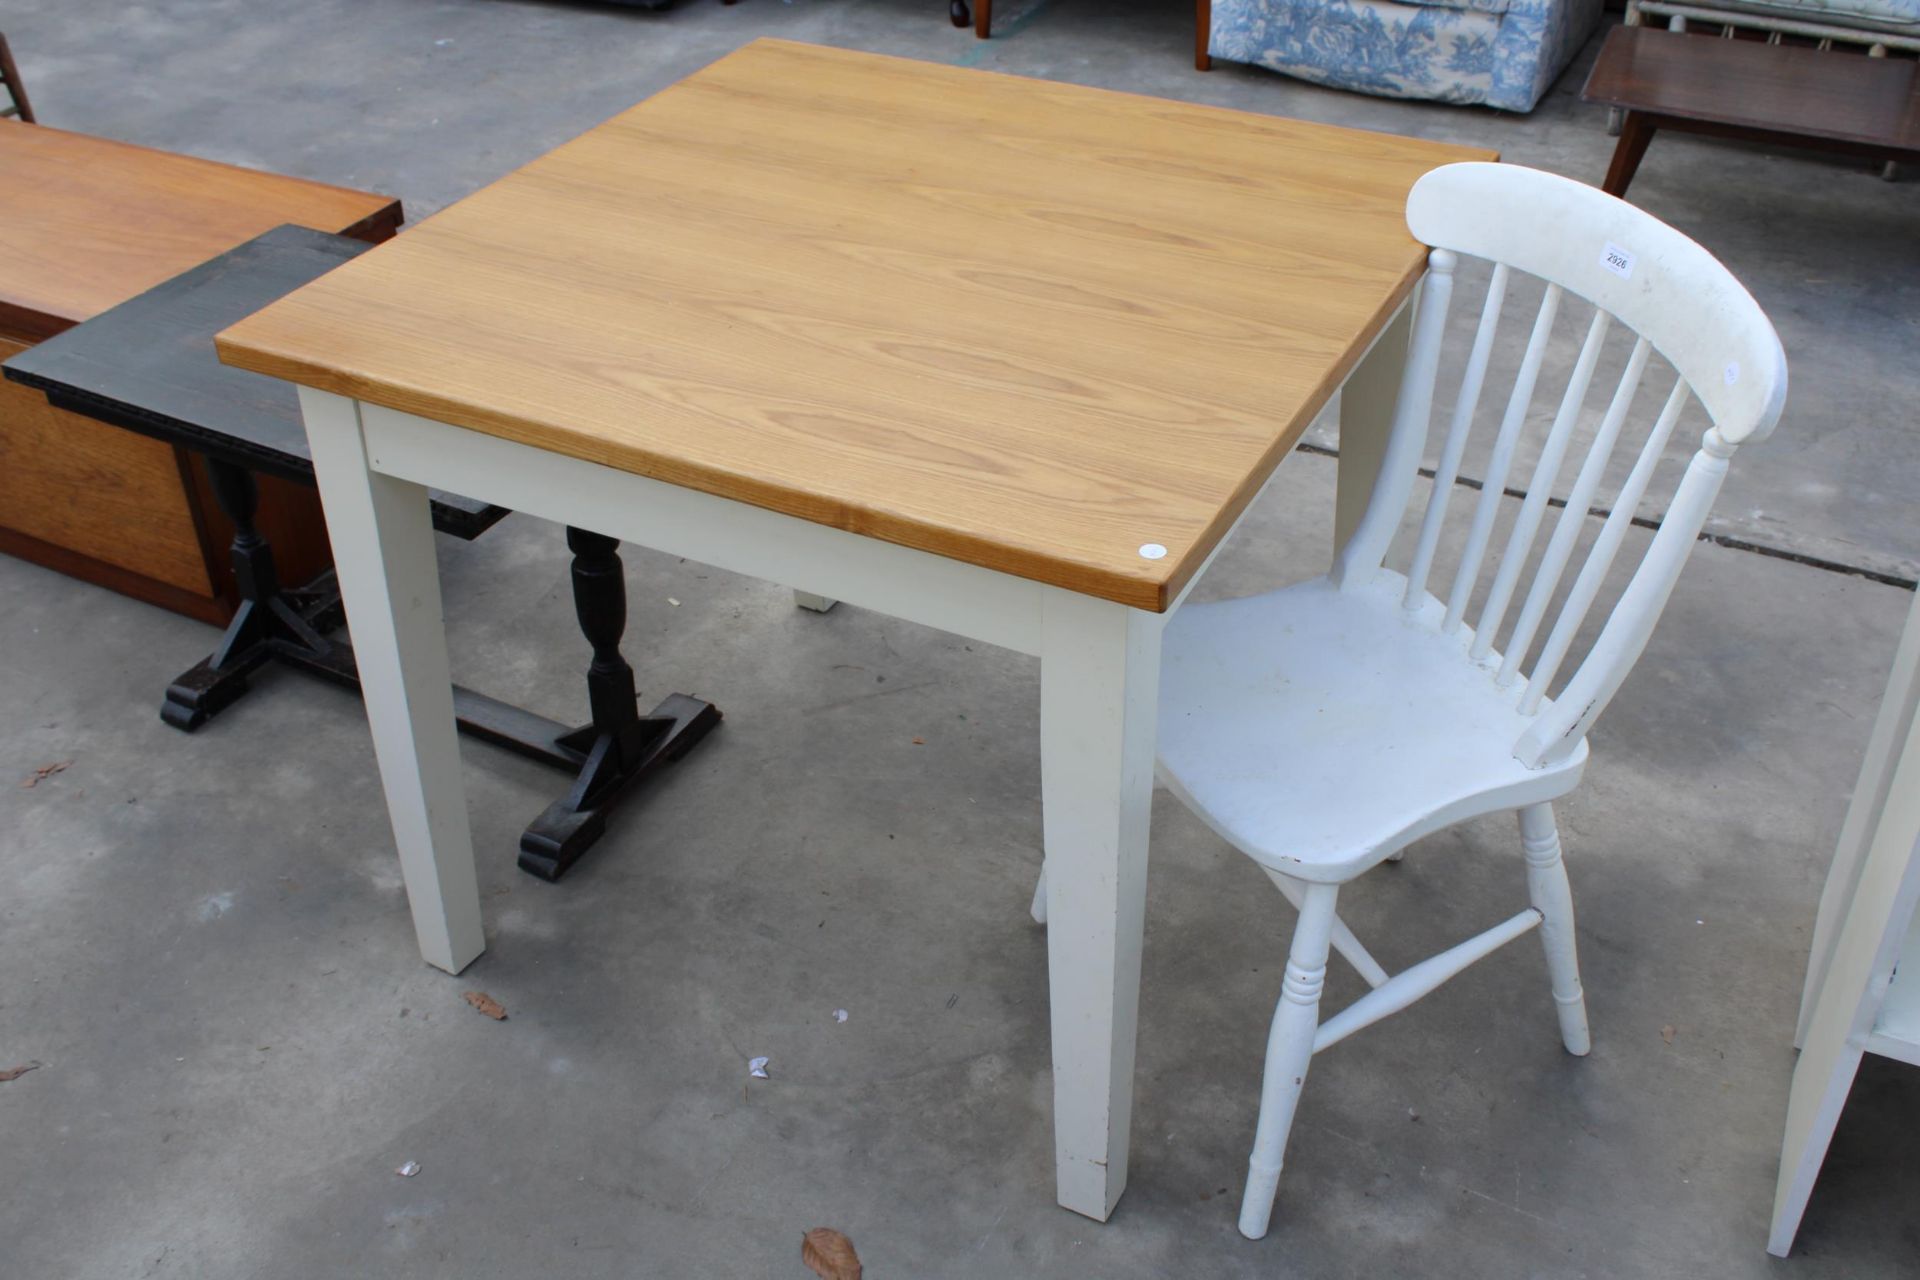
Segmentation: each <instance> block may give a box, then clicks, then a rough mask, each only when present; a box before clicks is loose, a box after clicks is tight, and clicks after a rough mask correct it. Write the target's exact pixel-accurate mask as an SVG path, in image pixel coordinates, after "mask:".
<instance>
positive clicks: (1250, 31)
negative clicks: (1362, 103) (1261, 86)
mask: <svg viewBox="0 0 1920 1280" xmlns="http://www.w3.org/2000/svg"><path fill="white" fill-rule="evenodd" d="M1599 21H1600V0H1408V2H1405V3H1403V2H1401V0H1213V30H1212V32H1211V33H1210V35H1209V38H1208V48H1209V52H1211V53H1212V55H1213V56H1214V57H1216V58H1220V59H1223V60H1225V61H1227V62H1245V63H1251V64H1252V65H1254V66H1258V67H1265V68H1267V69H1268V70H1270V71H1280V72H1284V73H1285V74H1287V75H1290V76H1298V77H1299V78H1300V79H1302V80H1312V81H1315V82H1317V83H1319V84H1327V85H1333V86H1334V87H1335V88H1340V89H1357V90H1359V91H1360V92H1361V93H1374V94H1380V95H1382V96H1384V97H1389V98H1431V99H1433V100H1435V101H1438V102H1461V103H1481V104H1484V105H1486V106H1489V107H1501V108H1504V109H1505V110H1508V111H1531V110H1533V108H1534V104H1536V103H1538V102H1539V101H1540V98H1541V96H1542V95H1544V94H1545V93H1546V91H1547V88H1548V86H1550V85H1551V84H1552V83H1553V81H1554V77H1556V76H1558V75H1559V74H1560V72H1561V71H1562V70H1564V69H1565V68H1566V65H1567V63H1568V62H1569V61H1571V60H1572V58H1573V55H1574V54H1575V53H1577V52H1579V50H1580V46H1581V45H1583V44H1585V43H1586V41H1587V37H1588V36H1590V35H1592V34H1593V30H1594V27H1595V26H1596V25H1598V23H1599Z"/></svg>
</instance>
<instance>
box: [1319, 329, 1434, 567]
mask: <svg viewBox="0 0 1920 1280" xmlns="http://www.w3.org/2000/svg"><path fill="white" fill-rule="evenodd" d="M1417 301H1418V299H1417V297H1409V298H1408V299H1407V304H1406V305H1405V306H1403V307H1401V308H1400V314H1399V315H1397V316H1395V317H1394V318H1393V319H1392V320H1391V321H1389V322H1388V323H1387V327H1386V328H1385V329H1383V330H1381V333H1380V337H1379V339H1378V340H1377V341H1376V342H1375V343H1374V344H1373V349H1372V350H1371V351H1369V352H1368V353H1367V354H1366V355H1365V356H1364V357H1362V358H1361V361H1360V363H1359V364H1358V365H1357V366H1355V368H1354V370H1353V372H1352V374H1350V375H1348V377H1347V383H1346V386H1345V387H1343V388H1341V391H1340V473H1339V476H1338V478H1337V479H1336V481H1335V492H1334V505H1333V549H1334V551H1335V552H1336V553H1337V552H1338V551H1339V550H1340V548H1341V547H1344V546H1345V545H1347V539H1348V538H1350V537H1352V536H1353V531H1354V530H1355V529H1356V528H1358V527H1359V525H1360V517H1361V515H1362V514H1363V513H1364V512H1365V511H1366V509H1367V499H1368V498H1370V497H1372V496H1373V482H1374V479H1375V477H1377V476H1378V475H1379V474H1380V460H1381V459H1382V458H1383V457H1385V456H1386V452H1387V436H1388V435H1389V434H1390V432H1391V429H1392V427H1393V402H1394V400H1395V399H1397V398H1398V397H1399V395H1400V374H1401V371H1402V370H1403V369H1404V368H1405V367H1406V363H1407V339H1408V337H1409V336H1410V335H1411V334H1412V332H1413V312H1414V307H1415V305H1416V303H1417Z"/></svg>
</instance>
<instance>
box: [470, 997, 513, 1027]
mask: <svg viewBox="0 0 1920 1280" xmlns="http://www.w3.org/2000/svg"><path fill="white" fill-rule="evenodd" d="M465 999H466V1002H467V1003H468V1004H470V1005H472V1006H473V1007H474V1008H475V1009H478V1010H479V1011H480V1012H481V1013H484V1014H486V1015H487V1016H488V1017H489V1018H492V1019H493V1020H494V1021H495V1022H505V1021H506V1020H507V1006H505V1005H503V1004H501V1003H500V1002H499V1001H498V1000H495V999H494V998H493V997H492V996H490V995H488V994H487V993H486V992H484V991H469V992H467V994H466V997H465Z"/></svg>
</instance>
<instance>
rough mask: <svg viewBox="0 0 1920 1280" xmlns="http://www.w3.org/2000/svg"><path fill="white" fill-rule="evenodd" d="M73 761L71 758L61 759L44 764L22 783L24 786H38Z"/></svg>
mask: <svg viewBox="0 0 1920 1280" xmlns="http://www.w3.org/2000/svg"><path fill="white" fill-rule="evenodd" d="M72 763H73V761H71V760H60V761H56V762H55V763H53V764H43V765H41V766H40V767H39V768H38V769H35V770H34V771H33V773H32V775H31V776H29V777H28V778H27V780H26V781H25V782H23V783H21V784H20V785H21V786H22V787H37V786H39V785H40V784H41V783H43V782H45V781H46V780H47V779H48V778H51V777H52V776H53V775H54V774H56V773H59V772H60V771H61V770H62V769H65V768H66V767H67V766H68V765H70V764H72Z"/></svg>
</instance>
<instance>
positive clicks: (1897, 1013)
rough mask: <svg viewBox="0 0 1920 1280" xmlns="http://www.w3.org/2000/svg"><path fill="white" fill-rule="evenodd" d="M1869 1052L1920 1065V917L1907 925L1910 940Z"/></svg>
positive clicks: (1902, 951) (1883, 1004) (1903, 949)
mask: <svg viewBox="0 0 1920 1280" xmlns="http://www.w3.org/2000/svg"><path fill="white" fill-rule="evenodd" d="M1867 1051H1868V1052H1869V1053H1877V1054H1880V1055H1882V1056H1884V1057H1888V1058H1898V1059H1900V1061H1902V1062H1911V1063H1912V1064H1913V1065H1914V1066H1916V1067H1920V916H1915V917H1914V920H1913V923H1912V924H1910V925H1908V926H1907V940H1906V941H1905V942H1904V943H1902V944H1901V946H1900V959H1899V961H1898V962H1897V963H1896V965H1895V967H1894V971H1893V981H1892V982H1891V983H1890V984H1889V985H1888V987H1887V996H1886V999H1885V1000H1882V1001H1881V1002H1880V1020H1879V1022H1878V1023H1877V1024H1876V1025H1875V1026H1874V1028H1873V1035H1872V1036H1871V1037H1869V1038H1868V1040H1867Z"/></svg>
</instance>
